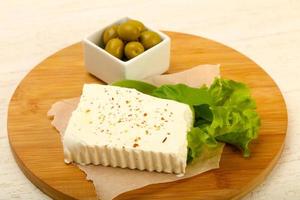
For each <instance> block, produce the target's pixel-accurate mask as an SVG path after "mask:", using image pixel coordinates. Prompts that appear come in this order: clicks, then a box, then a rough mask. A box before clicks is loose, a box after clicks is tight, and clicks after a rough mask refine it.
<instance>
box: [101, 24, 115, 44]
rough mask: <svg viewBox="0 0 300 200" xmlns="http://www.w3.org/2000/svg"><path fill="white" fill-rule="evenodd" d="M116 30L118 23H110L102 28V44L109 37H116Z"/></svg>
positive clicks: (105, 42)
mask: <svg viewBox="0 0 300 200" xmlns="http://www.w3.org/2000/svg"><path fill="white" fill-rule="evenodd" d="M117 31H118V25H112V26H110V27H108V28H106V29H105V30H104V32H103V35H102V40H103V43H104V45H106V44H107V42H108V41H109V40H110V39H113V38H117V37H118V32H117Z"/></svg>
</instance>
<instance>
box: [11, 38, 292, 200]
mask: <svg viewBox="0 0 300 200" xmlns="http://www.w3.org/2000/svg"><path fill="white" fill-rule="evenodd" d="M167 34H168V35H169V36H170V37H171V38H172V50H171V51H172V52H171V55H172V56H171V68H170V70H169V72H170V73H172V72H176V71H180V70H184V69H187V68H189V67H192V66H195V65H198V64H205V63H220V64H221V65H222V68H221V74H222V76H223V77H225V78H230V79H234V80H237V81H243V82H245V83H246V84H248V85H249V86H250V88H251V89H252V93H253V96H254V98H255V99H256V101H257V106H258V112H259V114H260V115H261V118H262V127H261V130H260V137H259V139H258V140H256V141H255V142H254V143H252V144H251V149H252V156H251V157H250V158H249V159H244V158H243V157H242V156H241V154H240V153H239V152H237V151H236V150H235V149H234V148H232V147H230V146H226V148H225V150H224V153H223V156H222V160H221V163H220V168H219V169H217V170H213V171H210V172H207V173H204V174H202V175H199V176H197V177H194V178H190V179H188V180H182V181H178V182H175V183H167V184H158V185H151V186H147V187H145V188H142V189H139V190H135V191H132V192H128V193H126V194H123V195H120V196H119V197H118V198H117V199H171V198H172V199H237V198H240V197H241V196H243V195H244V194H246V193H247V192H249V191H250V190H251V189H252V188H253V187H255V186H256V185H258V184H259V183H260V182H261V181H262V180H263V179H264V177H265V176H266V175H267V174H268V172H270V170H271V169H272V167H273V166H274V164H275V163H276V161H277V159H278V157H279V155H280V153H281V150H282V147H283V144H284V139H285V135H286V128H287V113H286V107H285V103H284V100H283V98H282V95H281V93H280V91H279V89H278V87H277V86H276V84H275V83H274V82H273V80H272V79H271V78H270V77H269V76H268V75H267V74H266V73H265V72H264V71H263V70H262V69H261V68H260V67H259V66H258V65H257V64H255V63H254V62H253V61H251V60H250V59H248V58H247V57H245V56H243V55H242V54H240V53H239V52H237V51H235V50H233V49H231V48H228V47H226V46H224V45H222V44H219V43H216V42H214V41H211V40H208V39H205V38H201V37H197V36H192V35H187V34H181V33H174V32H167ZM90 82H99V81H98V80H97V79H96V78H94V77H93V76H91V75H89V74H88V73H86V71H85V69H84V66H83V56H82V46H81V44H75V45H72V46H70V47H68V48H65V49H63V50H61V51H59V52H57V53H55V54H54V55H52V56H50V57H49V58H47V59H46V60H44V61H43V62H42V63H40V64H39V65H38V66H37V67H35V68H34V69H33V70H32V71H31V72H30V73H29V74H28V75H27V76H26V77H25V78H24V80H23V81H22V82H21V84H20V85H19V86H18V88H17V89H16V91H15V93H14V95H13V97H12V99H11V102H10V105H9V111H8V135H9V141H10V145H11V148H12V151H13V153H14V155H15V158H16V160H17V162H18V164H19V166H20V167H21V169H22V170H23V172H24V173H25V175H26V176H27V177H28V178H29V179H30V180H31V181H32V182H33V183H34V184H36V185H37V186H38V187H39V188H40V189H41V190H43V191H44V192H45V193H47V194H48V195H50V196H51V197H53V198H55V199H95V198H96V196H95V191H94V188H93V185H92V183H90V182H88V181H86V180H85V174H84V173H83V172H81V171H80V170H79V169H78V168H76V167H74V166H72V165H65V164H64V162H63V152H62V146H61V142H60V136H59V134H58V133H57V132H56V130H55V129H54V128H53V127H52V126H51V124H50V120H49V119H48V118H47V117H46V113H47V111H48V109H49V108H50V106H51V105H52V104H53V103H54V102H56V101H58V100H61V99H65V98H71V97H76V96H79V94H80V92H81V89H82V84H83V83H90Z"/></svg>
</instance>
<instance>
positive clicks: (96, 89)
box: [63, 84, 193, 174]
mask: <svg viewBox="0 0 300 200" xmlns="http://www.w3.org/2000/svg"><path fill="white" fill-rule="evenodd" d="M192 125H193V113H192V110H191V109H190V107H189V106H188V105H186V104H183V103H179V102H176V101H173V100H167V99H160V98H157V97H153V96H149V95H146V94H143V93H141V92H139V91H137V90H135V89H129V88H122V87H116V86H110V85H99V84H85V85H84V87H83V91H82V95H81V97H80V102H79V104H78V106H77V108H76V110H75V111H73V112H72V116H71V118H70V121H69V123H68V126H67V129H66V132H65V134H64V136H63V145H64V155H65V162H67V163H70V162H72V161H75V162H76V163H79V164H83V165H85V164H90V163H93V164H95V165H99V164H101V165H104V166H108V165H109V166H113V167H122V168H130V169H140V170H145V169H146V170H148V171H158V172H167V173H176V174H180V173H185V167H186V160H187V132H188V131H189V130H190V128H191V127H192Z"/></svg>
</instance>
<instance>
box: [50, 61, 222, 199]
mask: <svg viewBox="0 0 300 200" xmlns="http://www.w3.org/2000/svg"><path fill="white" fill-rule="evenodd" d="M219 76H220V69H219V65H200V66H197V67H194V68H192V69H188V70H185V71H181V72H178V73H174V74H166V75H158V76H154V77H151V78H148V79H146V80H145V81H147V82H149V83H152V84H154V85H161V84H175V83H184V84H187V85H190V86H192V87H198V86H200V85H203V84H206V85H208V86H209V85H210V84H211V83H212V82H213V80H214V78H215V77H219ZM78 102H79V98H73V99H66V100H62V101H59V102H56V103H54V104H53V105H52V107H51V109H50V110H49V111H48V116H53V120H52V122H51V123H52V125H53V126H54V127H55V128H56V129H57V130H58V131H59V133H60V134H61V136H63V134H64V131H65V129H66V127H67V124H68V121H69V118H70V117H71V114H72V111H73V110H75V108H76V107H77V104H78ZM223 147H224V144H220V146H219V147H217V148H215V149H214V150H213V151H210V152H207V153H203V154H202V155H201V157H200V158H198V160H197V161H196V162H194V163H193V164H189V165H188V166H187V168H186V173H185V174H184V175H182V176H178V175H175V174H166V173H158V172H148V171H140V170H132V169H122V168H113V167H104V166H101V165H97V166H96V165H86V166H83V165H78V164H76V165H77V167H79V168H80V169H81V170H82V171H84V172H85V173H86V175H87V177H86V178H87V179H88V180H91V181H92V182H93V184H94V186H95V189H96V193H97V196H98V198H99V199H101V200H110V199H113V198H115V197H116V196H118V195H120V194H122V193H125V192H128V191H131V190H134V189H138V188H142V187H144V186H147V185H150V184H157V183H166V182H171V181H177V180H181V179H185V178H189V177H192V176H195V175H198V174H201V173H203V172H206V171H208V170H211V169H215V168H219V162H220V159H221V154H222V151H223Z"/></svg>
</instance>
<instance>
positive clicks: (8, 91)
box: [0, 0, 300, 200]
mask: <svg viewBox="0 0 300 200" xmlns="http://www.w3.org/2000/svg"><path fill="white" fill-rule="evenodd" d="M123 16H130V17H132V18H138V19H140V20H141V21H143V22H144V23H145V24H147V25H149V26H151V27H155V28H158V29H162V30H171V31H180V32H186V33H192V34H196V35H201V36H204V37H207V38H210V39H213V40H216V41H219V42H221V43H224V44H226V45H228V46H231V47H233V48H235V49H237V50H238V51H240V52H242V53H244V54H245V55H247V56H248V57H250V58H251V59H253V60H254V61H255V62H256V63H258V64H259V65H261V66H262V67H263V68H264V69H265V70H266V71H267V72H268V73H269V74H270V75H271V76H272V77H273V78H274V80H275V81H276V83H277V84H278V85H279V87H280V89H281V91H282V93H283V95H284V97H285V100H286V103H287V107H288V113H289V127H288V136H287V139H286V146H285V149H284V152H283V155H282V157H281V159H280V160H279V162H278V164H277V166H276V167H275V169H274V170H273V171H272V173H271V174H270V175H269V176H268V178H267V179H266V180H265V181H264V182H263V184H261V185H260V186H259V187H257V188H256V189H255V190H254V191H253V192H251V193H250V194H248V195H247V196H246V197H245V199H246V200H249V199H251V200H252V199H253V200H254V199H255V200H257V199H258V200H268V199H270V200H274V199H289V200H290V199H292V200H293V199H300V122H299V121H300V120H299V119H300V81H299V79H300V1H299V0H289V1H288V0H248V1H246V0H245V1H241V0H226V1H222V0H220V1H217V0H198V1H188V0H184V1H179V0H168V1H153V0H152V1H149V0H131V1H129V0H128V1H99V0H98V1H96V0H94V1H92V0H89V1H75V0H60V1H52V0H44V1H40V0H31V1H30V0H22V1H21V0H19V1H18V0H6V1H5V0H0V117H1V118H0V199H1V200H2V199H3V200H4V199H5V200H6V199H37V200H40V199H49V197H47V196H46V195H44V194H43V193H42V192H40V191H39V189H37V188H36V187H35V186H34V185H32V184H31V183H30V181H28V180H27V179H26V178H25V176H24V175H23V174H22V172H21V171H20V170H19V168H18V167H17V165H16V163H15V161H14V159H13V157H12V154H11V152H10V149H9V144H8V139H7V129H6V116H7V106H8V103H9V99H10V97H11V95H12V93H13V91H14V89H15V88H16V86H17V85H18V83H19V82H20V80H21V79H22V78H23V77H24V76H25V75H26V74H27V73H28V72H29V71H30V70H31V69H32V68H33V67H34V66H35V65H36V64H38V63H39V62H41V61H42V60H43V59H45V58H46V57H47V56H49V55H51V54H53V53H54V52H56V51H58V50H59V49H61V48H63V47H66V46H68V45H71V44H73V43H75V42H78V41H80V40H81V39H82V38H83V37H84V36H85V35H86V34H88V33H91V32H92V31H94V30H96V29H98V28H99V27H102V26H103V25H105V24H107V23H110V22H112V21H114V20H115V19H118V18H121V17H123Z"/></svg>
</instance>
